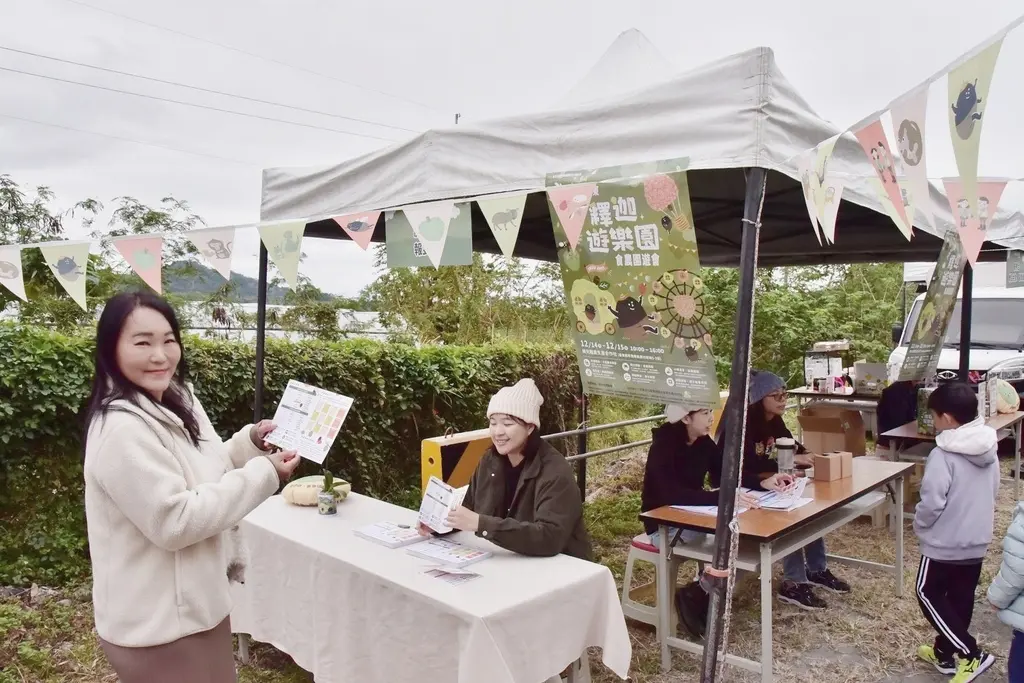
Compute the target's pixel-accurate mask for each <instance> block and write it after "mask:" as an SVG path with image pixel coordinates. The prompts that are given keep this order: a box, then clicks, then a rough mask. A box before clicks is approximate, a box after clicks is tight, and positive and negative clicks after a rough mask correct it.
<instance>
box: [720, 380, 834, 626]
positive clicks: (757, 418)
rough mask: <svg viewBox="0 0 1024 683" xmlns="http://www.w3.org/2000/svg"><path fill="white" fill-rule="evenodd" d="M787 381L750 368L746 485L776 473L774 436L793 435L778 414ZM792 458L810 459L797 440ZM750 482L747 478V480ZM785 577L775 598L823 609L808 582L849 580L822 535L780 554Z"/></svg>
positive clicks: (829, 586) (828, 586)
mask: <svg viewBox="0 0 1024 683" xmlns="http://www.w3.org/2000/svg"><path fill="white" fill-rule="evenodd" d="M787 397H788V394H787V392H786V383H785V382H784V381H783V380H782V378H781V377H779V376H778V375H775V374H772V373H770V372H767V371H764V370H751V371H750V384H749V389H748V394H747V401H748V403H749V405H748V406H747V429H746V440H745V443H744V446H743V472H742V475H741V476H742V478H743V482H744V485H745V486H749V485H750V483H753V482H756V481H759V480H760V481H763V480H765V479H767V478H769V477H772V476H774V475H776V474H777V473H778V471H779V463H778V461H777V460H776V451H775V441H776V439H781V438H783V437H785V438H789V439H792V438H793V434H792V432H790V431H789V428H788V427H786V423H785V422H784V421H783V419H782V416H783V415H784V414H785V413H786V399H787ZM725 429H726V427H725V425H724V420H723V424H721V425H719V429H718V437H717V440H718V443H719V445H723V446H724V434H725ZM795 462H796V464H797V465H804V466H807V465H810V464H811V458H810V454H809V453H808V452H807V449H805V448H804V447H803V446H802V445H801V444H800V443H797V451H796V458H795ZM748 482H749V483H748ZM782 569H783V581H782V586H781V587H780V588H779V600H781V601H782V602H785V603H788V604H790V605H794V606H796V607H799V608H801V609H805V610H822V609H825V608H826V607H828V604H827V603H826V602H825V601H824V600H822V599H821V598H820V597H818V596H817V595H816V594H815V593H814V590H813V589H812V586H817V587H818V588H823V589H825V590H827V591H830V592H832V593H849V592H850V584H848V583H846V582H845V581H843V580H842V579H840V578H838V577H837V576H836V575H835V574H833V573H832V572H831V571H830V570H829V568H828V565H827V563H826V559H825V541H824V539H818V540H817V541H812V542H811V543H809V544H808V545H806V546H804V548H803V549H801V550H797V551H796V552H794V553H792V554H790V555H788V556H787V557H784V558H783V559H782Z"/></svg>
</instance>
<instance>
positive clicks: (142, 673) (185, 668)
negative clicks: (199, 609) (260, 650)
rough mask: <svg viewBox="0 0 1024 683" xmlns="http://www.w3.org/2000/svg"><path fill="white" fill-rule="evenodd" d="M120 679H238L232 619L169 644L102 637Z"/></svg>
mask: <svg viewBox="0 0 1024 683" xmlns="http://www.w3.org/2000/svg"><path fill="white" fill-rule="evenodd" d="M100 645H101V646H102V647H103V652H104V654H106V655H107V660H108V661H109V662H110V665H111V666H112V667H113V668H114V671H115V672H116V673H117V677H118V679H120V683H237V680H238V679H237V677H236V674H235V655H234V652H233V651H232V645H231V622H230V619H225V620H224V621H222V622H220V624H218V625H217V626H215V627H214V628H212V629H210V630H209V631H204V632H202V633H195V634H193V635H190V636H185V637H184V638H179V639H178V640H175V641H174V642H171V643H167V644H166V645H154V646H153V647H121V646H120V645H113V644H111V643H108V642H107V641H105V640H103V639H102V638H100Z"/></svg>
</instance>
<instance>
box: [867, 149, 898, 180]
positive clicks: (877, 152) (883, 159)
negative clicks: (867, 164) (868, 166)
mask: <svg viewBox="0 0 1024 683" xmlns="http://www.w3.org/2000/svg"><path fill="white" fill-rule="evenodd" d="M871 161H872V163H874V165H875V168H876V169H877V170H878V175H879V176H880V177H881V179H882V182H883V183H885V182H887V181H886V179H885V172H886V171H888V172H889V181H888V182H891V183H895V182H896V168H895V166H894V165H893V163H892V155H891V154H890V153H889V150H888V149H887V148H886V146H885V143H884V142H882V141H881V140H879V141H878V145H877V146H875V147H872V148H871Z"/></svg>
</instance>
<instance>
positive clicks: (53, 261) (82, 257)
mask: <svg viewBox="0 0 1024 683" xmlns="http://www.w3.org/2000/svg"><path fill="white" fill-rule="evenodd" d="M37 246H38V247H39V251H41V252H42V253H43V259H44V260H45V261H46V264H47V265H48V266H50V270H51V271H52V272H53V276H54V277H55V278H57V282H59V283H60V284H61V286H62V287H63V288H64V291H66V292H67V293H68V294H70V295H71V298H72V299H74V300H75V303H77V304H78V305H79V306H81V307H82V310H83V311H87V312H88V310H89V306H88V304H87V303H86V300H85V281H86V271H87V270H88V268H89V248H90V247H91V246H92V243H91V242H48V243H46V244H40V245H37Z"/></svg>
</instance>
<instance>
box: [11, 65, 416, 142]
mask: <svg viewBox="0 0 1024 683" xmlns="http://www.w3.org/2000/svg"><path fill="white" fill-rule="evenodd" d="M0 50H5V51H7V52H14V53H17V54H20V55H27V56H29V57H38V58H39V59H48V60H50V61H52V62H60V63H61V64H71V65H73V66H81V67H85V68H86V69H95V70H96V71H105V72H107V73H112V74H118V75H121V76H130V77H131V78H139V79H142V80H144V81H152V82H154V83H162V84H164V85H173V86H177V87H179V88H188V89H190V90H198V91H199V92H204V93H210V94H213V95H223V96H224V97H237V98H238V99H240V100H248V101H249V102H257V103H259V104H268V105H270V106H272V107H284V108H285V109H294V110H296V111H301V112H305V113H307V114H319V115H320V116H331V117H333V118H336V119H344V120H346V121H354V122H356V123H367V124H369V125H371V126H380V127H382V128H391V129H394V130H401V131H405V132H408V133H416V132H418V131H415V130H413V129H412V128H402V127H401V126H392V125H391V124H388V123H378V122H376V121H369V120H367V119H360V118H356V117H354V116H344V115H343V114H334V113H331V112H326V111H318V110H316V109H306V108H304V107H296V106H293V105H290V104H283V103H281V102H271V101H269V100H261V99H258V98H255V97H248V96H246V95H236V94H234V93H228V92H224V91H222V90H213V89H210V88H203V87H201V86H198V85H189V84H187V83H178V82H176V81H167V80H164V79H162V78H155V77H153V76H143V75H142V74H135V73H131V72H128V71H119V70H117V69H108V68H107V67H103V66H96V65H94V64H86V63H84V62H76V61H74V60H71V59H61V58H60V57H51V56H50V55H42V54H39V53H37V52H29V51H28V50H18V49H16V48H13V47H6V46H4V45H0Z"/></svg>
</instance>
